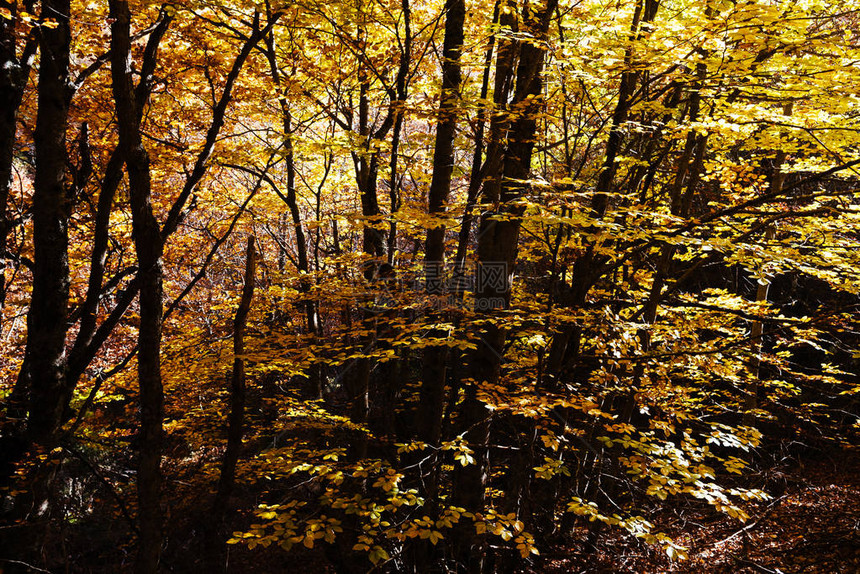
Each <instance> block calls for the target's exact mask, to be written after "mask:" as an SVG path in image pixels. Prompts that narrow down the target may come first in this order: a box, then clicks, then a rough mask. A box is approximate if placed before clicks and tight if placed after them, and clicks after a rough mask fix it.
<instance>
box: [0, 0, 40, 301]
mask: <svg viewBox="0 0 860 574" xmlns="http://www.w3.org/2000/svg"><path fill="white" fill-rule="evenodd" d="M29 4H30V3H27V5H26V6H25V7H26V9H27V12H32V7H31V6H29ZM4 5H6V6H8V8H7V9H9V11H10V17H9V18H8V19H7V18H0V308H2V307H3V305H4V303H5V301H6V288H7V286H6V274H5V272H6V266H7V263H6V262H7V261H8V259H9V257H8V254H7V249H8V246H7V243H6V242H7V237H8V235H9V223H10V222H9V219H8V218H7V217H6V210H7V208H8V205H9V191H10V189H11V185H12V158H13V155H14V152H15V141H16V134H17V120H18V109H19V108H20V107H21V100H22V98H23V97H24V88H25V87H26V85H27V80H28V79H29V77H30V68H31V66H32V62H33V57H34V56H35V54H36V47H37V46H38V42H37V41H36V38H35V36H33V35H31V36H30V37H29V38H28V39H27V42H26V44H25V45H24V50H23V52H22V53H21V56H20V57H19V56H18V52H17V50H16V46H15V40H16V37H15V36H16V34H15V28H16V24H17V21H18V17H17V12H18V2H8V3H7V2H4Z"/></svg>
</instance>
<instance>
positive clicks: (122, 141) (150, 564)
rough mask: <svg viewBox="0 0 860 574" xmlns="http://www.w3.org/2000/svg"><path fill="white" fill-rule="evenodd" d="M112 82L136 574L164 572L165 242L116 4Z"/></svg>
mask: <svg viewBox="0 0 860 574" xmlns="http://www.w3.org/2000/svg"><path fill="white" fill-rule="evenodd" d="M110 14H111V17H112V18H113V19H114V22H113V23H112V24H111V54H110V59H111V76H112V79H113V95H114V101H115V104H116V111H117V124H118V128H119V149H120V153H121V154H122V156H123V157H124V158H125V164H126V168H127V170H128V181H129V198H130V202H131V210H132V236H133V239H134V246H135V250H136V252H137V259H138V267H139V271H138V278H139V281H140V332H139V334H138V348H139V355H138V369H137V372H138V379H139V385H140V419H141V420H140V452H139V464H138V474H137V491H138V504H139V510H138V519H139V528H140V540H139V543H138V555H137V563H136V570H137V571H138V572H141V573H144V572H145V573H151V572H156V571H157V570H158V563H159V559H160V555H161V540H162V524H161V521H162V516H161V481H162V479H161V468H160V467H161V448H162V440H163V429H162V419H163V411H164V391H163V389H162V383H161V316H162V300H161V298H162V285H161V283H162V268H161V254H162V248H163V245H162V240H161V230H160V228H159V225H158V221H157V220H156V218H155V214H154V213H153V210H152V202H151V187H152V186H151V180H150V171H149V154H148V153H147V151H146V148H145V147H144V146H143V141H142V140H141V135H140V117H141V115H140V114H139V112H138V109H137V102H136V101H135V97H134V87H133V84H132V71H131V39H130V27H131V13H130V11H129V8H128V3H127V2H126V1H123V0H111V2H110Z"/></svg>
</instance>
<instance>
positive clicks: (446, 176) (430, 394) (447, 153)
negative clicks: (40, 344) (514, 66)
mask: <svg viewBox="0 0 860 574" xmlns="http://www.w3.org/2000/svg"><path fill="white" fill-rule="evenodd" d="M465 18H466V3H465V0H447V1H446V2H445V40H444V43H443V48H442V93H441V97H440V104H439V116H438V117H439V121H438V123H437V126H436V144H435V148H434V150H433V175H432V177H431V180H430V194H429V195H430V202H429V212H430V215H431V216H443V215H444V214H445V212H446V210H447V203H448V195H449V193H450V191H451V174H452V172H453V170H454V136H455V135H456V130H457V116H458V112H459V109H460V105H459V104H460V93H459V92H460V83H461V74H460V51H461V49H462V46H463V23H464V21H465ZM434 225H435V227H432V228H430V229H428V230H427V242H426V246H425V260H424V267H425V274H426V282H427V294H428V295H431V296H443V295H445V292H446V290H445V287H444V285H443V284H442V279H443V273H444V265H445V225H444V224H443V223H441V222H435V223H434ZM445 335H446V333H445V332H442V331H438V330H437V331H435V332H434V333H433V336H435V337H440V336H445ZM447 356H448V352H447V347H444V346H430V347H427V348H426V349H425V351H424V374H423V384H422V385H421V401H420V405H421V406H420V410H419V413H418V418H419V425H418V426H419V428H418V437H419V439H420V440H422V441H425V442H428V443H431V444H435V443H438V442H439V438H440V436H441V434H442V409H443V406H444V397H445V372H446V369H445V363H446V361H447Z"/></svg>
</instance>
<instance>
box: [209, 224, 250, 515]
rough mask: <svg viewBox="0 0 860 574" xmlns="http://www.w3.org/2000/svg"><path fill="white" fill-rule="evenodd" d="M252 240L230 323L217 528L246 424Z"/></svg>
mask: <svg viewBox="0 0 860 574" xmlns="http://www.w3.org/2000/svg"><path fill="white" fill-rule="evenodd" d="M255 257H256V251H255V249H254V238H253V237H249V238H248V248H247V250H246V252H245V285H244V287H243V288H242V297H241V298H240V299H239V307H238V308H237V309H236V317H235V318H234V319H233V373H232V375H231V377H230V416H229V423H228V429H227V450H226V451H225V452H224V460H223V462H222V463H221V475H220V477H219V479H218V492H217V494H216V495H215V502H214V503H213V505H212V508H213V515H214V516H215V518H216V520H215V527H216V528H218V527H220V525H221V522H222V521H223V519H224V516H225V515H226V513H227V503H228V501H229V498H230V495H231V494H232V492H233V484H234V479H235V475H236V462H237V461H238V460H239V453H240V451H241V449H242V433H243V425H244V420H245V359H244V357H243V355H244V354H245V330H246V328H247V326H248V313H249V312H250V310H251V301H252V300H253V298H254V274H255V272H256V260H255Z"/></svg>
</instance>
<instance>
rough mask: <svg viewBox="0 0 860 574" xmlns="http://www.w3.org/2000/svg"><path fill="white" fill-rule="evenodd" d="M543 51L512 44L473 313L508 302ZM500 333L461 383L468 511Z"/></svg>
mask: <svg viewBox="0 0 860 574" xmlns="http://www.w3.org/2000/svg"><path fill="white" fill-rule="evenodd" d="M556 5H557V0H547V2H546V4H544V5H543V6H540V7H536V9H534V10H527V11H526V14H525V15H524V18H523V20H524V27H525V28H526V30H527V31H528V32H529V33H531V35H532V36H533V37H535V38H537V39H538V41H540V40H541V39H543V38H546V36H547V31H548V28H549V21H550V18H551V16H552V14H553V12H554V11H555V8H556ZM500 52H501V48H500ZM544 52H545V51H544V49H543V48H542V47H541V46H539V45H538V42H522V43H520V44H519V64H518V66H517V71H516V88H515V90H514V97H513V101H512V103H511V106H510V108H511V109H516V110H517V111H518V114H517V116H516V119H515V120H513V122H512V123H511V124H510V126H509V129H508V130H507V149H506V150H504V153H503V154H502V157H501V166H500V167H501V170H500V171H501V177H500V178H498V177H496V178H494V177H493V174H492V173H488V174H487V177H488V178H491V179H489V180H488V182H487V183H489V184H490V187H489V189H488V191H489V196H488V197H487V199H488V200H495V199H496V198H495V197H492V196H493V195H495V194H496V191H495V190H498V201H499V212H500V213H502V214H504V215H505V217H504V218H502V219H495V218H494V217H493V214H492V213H490V214H486V215H485V216H484V217H483V219H482V221H481V225H480V230H479V235H478V236H479V238H478V268H477V278H476V280H477V285H476V292H475V307H476V309H475V310H476V312H477V313H479V314H484V315H488V316H490V315H492V311H493V310H494V309H500V308H506V307H507V306H508V305H509V303H510V295H511V293H510V287H511V278H512V277H513V267H514V264H515V263H516V256H517V241H518V238H519V230H520V220H519V216H520V215H522V208H521V207H518V206H516V205H515V201H516V200H517V199H519V198H520V197H521V196H522V194H523V193H524V192H525V184H524V183H522V182H523V181H526V180H528V178H529V173H530V171H531V157H532V151H533V148H534V136H535V131H536V127H537V119H536V118H537V114H538V113H539V111H540V109H541V106H542V103H543V102H542V98H541V93H542V90H543V80H542V77H541V73H542V70H543V63H544ZM500 57H501V53H500ZM499 87H501V88H502V90H503V91H504V86H498V85H497V88H499ZM488 156H489V150H488ZM488 162H489V157H488ZM504 341H505V333H504V331H503V330H501V329H500V328H498V327H497V326H496V325H494V324H493V323H491V322H490V323H488V324H487V326H486V327H485V328H484V329H483V330H482V333H481V341H480V342H479V344H478V347H477V349H475V351H474V352H473V353H472V356H471V357H470V365H469V370H470V376H471V378H472V379H473V380H474V381H475V383H473V384H470V385H468V386H467V387H466V395H465V400H464V403H463V407H462V409H463V410H462V413H461V421H460V425H461V426H460V428H461V429H463V431H464V432H465V437H466V440H467V441H468V443H469V444H470V445H471V446H472V448H473V449H474V450H475V454H476V456H475V460H476V464H473V465H470V466H466V467H463V468H461V469H459V470H458V473H457V476H456V477H455V485H454V503H455V504H456V505H458V506H463V507H465V508H466V509H468V510H471V511H480V510H481V509H482V507H483V497H484V489H485V485H486V477H487V472H488V470H489V461H488V453H487V442H488V439H489V411H488V410H487V409H486V407H485V405H484V403H483V402H482V401H481V400H480V399H479V398H478V388H477V386H478V385H481V384H482V383H490V384H494V383H496V382H497V381H498V379H499V373H500V368H501V360H502V353H503V352H504V351H503V347H504ZM461 534H462V535H461V541H460V548H459V550H458V555H459V558H460V560H461V561H462V562H463V563H464V564H466V565H467V567H468V569H469V571H474V572H479V571H481V570H482V569H483V568H484V561H483V555H484V548H483V547H484V543H483V541H482V540H481V539H479V538H477V537H476V536H475V535H474V530H468V529H465V530H463V532H462V533H461Z"/></svg>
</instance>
